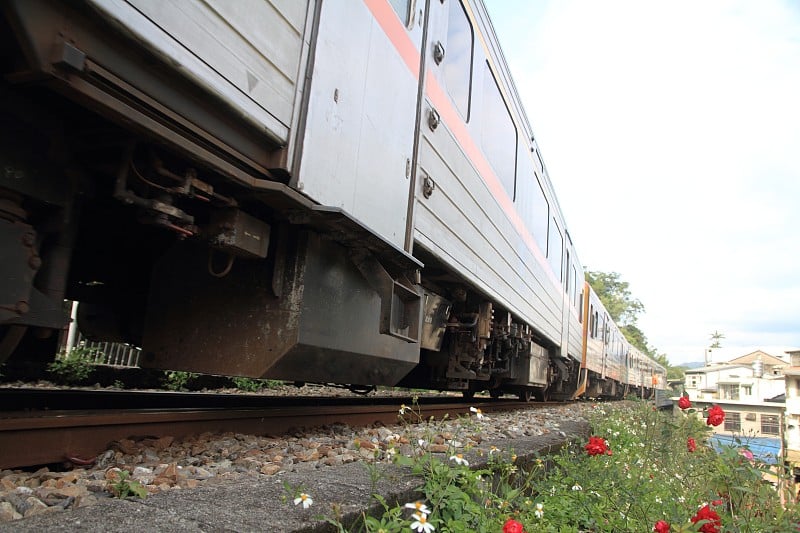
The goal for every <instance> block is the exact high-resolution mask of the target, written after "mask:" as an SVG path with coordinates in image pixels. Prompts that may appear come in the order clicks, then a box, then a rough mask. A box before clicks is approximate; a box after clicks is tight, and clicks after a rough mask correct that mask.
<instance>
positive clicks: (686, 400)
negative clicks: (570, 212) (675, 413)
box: [678, 396, 692, 409]
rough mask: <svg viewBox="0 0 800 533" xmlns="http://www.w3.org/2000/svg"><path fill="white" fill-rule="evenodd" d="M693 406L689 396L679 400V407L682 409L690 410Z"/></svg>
mask: <svg viewBox="0 0 800 533" xmlns="http://www.w3.org/2000/svg"><path fill="white" fill-rule="evenodd" d="M691 406H692V402H690V401H689V397H688V396H681V397H680V399H679V400H678V407H680V408H681V409H688V408H690V407H691Z"/></svg>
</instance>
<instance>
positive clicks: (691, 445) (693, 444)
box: [686, 437, 697, 453]
mask: <svg viewBox="0 0 800 533" xmlns="http://www.w3.org/2000/svg"><path fill="white" fill-rule="evenodd" d="M686 449H687V450H689V453H691V452H693V451H695V450H696V449H697V443H696V442H695V440H694V439H693V438H692V437H689V438H688V439H686Z"/></svg>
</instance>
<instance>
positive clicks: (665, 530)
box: [653, 520, 669, 533]
mask: <svg viewBox="0 0 800 533" xmlns="http://www.w3.org/2000/svg"><path fill="white" fill-rule="evenodd" d="M653 531H655V532H656V533H669V524H667V523H666V522H664V521H663V520H659V521H658V522H656V525H654V526H653Z"/></svg>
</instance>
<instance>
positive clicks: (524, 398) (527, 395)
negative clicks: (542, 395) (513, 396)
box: [517, 388, 531, 402]
mask: <svg viewBox="0 0 800 533" xmlns="http://www.w3.org/2000/svg"><path fill="white" fill-rule="evenodd" d="M517 397H518V398H519V401H521V402H529V401H531V390H530V389H528V388H525V389H522V390H521V391H519V394H518V395H517Z"/></svg>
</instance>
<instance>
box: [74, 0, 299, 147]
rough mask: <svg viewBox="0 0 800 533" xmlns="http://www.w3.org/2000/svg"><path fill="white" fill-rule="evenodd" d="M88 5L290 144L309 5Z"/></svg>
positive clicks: (214, 1) (118, 1)
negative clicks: (289, 138) (290, 131)
mask: <svg viewBox="0 0 800 533" xmlns="http://www.w3.org/2000/svg"><path fill="white" fill-rule="evenodd" d="M89 2H90V3H91V4H92V5H93V6H94V7H95V8H96V9H98V11H99V12H100V13H102V14H103V15H104V16H106V17H107V18H108V19H110V20H112V21H114V23H115V24H117V25H118V26H120V27H122V28H124V30H125V31H127V32H128V33H129V34H131V35H132V36H134V38H136V39H137V40H138V41H140V42H141V43H142V44H144V45H145V46H146V47H148V48H149V49H150V50H152V51H153V52H154V53H156V54H157V55H158V56H160V57H162V58H165V59H166V60H168V61H169V62H171V64H173V65H174V67H175V68H176V69H178V70H180V71H181V72H183V74H184V75H186V76H187V77H189V78H191V79H192V80H194V81H195V82H196V83H198V84H199V85H200V86H202V87H204V88H205V89H206V90H208V91H209V92H211V93H212V94H215V95H216V96H218V97H219V98H221V99H222V100H223V101H224V102H226V103H227V104H228V105H230V106H231V108H233V109H234V110H236V111H238V113H239V115H240V117H241V118H242V119H244V120H247V121H249V122H251V123H253V124H254V125H256V126H257V127H258V128H259V129H265V130H267V131H268V132H270V133H271V134H272V135H273V136H274V137H275V138H276V139H277V140H278V141H279V142H282V143H286V142H288V135H289V128H290V125H291V124H290V122H291V118H292V114H293V111H294V105H295V91H296V86H297V84H298V83H299V76H300V74H301V73H300V65H301V62H302V57H301V56H302V52H303V38H304V31H305V28H304V26H305V20H306V10H307V9H308V7H309V2H308V1H304V2H303V1H300V0H298V1H296V2H270V1H268V0H237V1H236V2H229V1H225V0H207V1H203V0H183V1H181V2H163V1H160V0H89Z"/></svg>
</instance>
